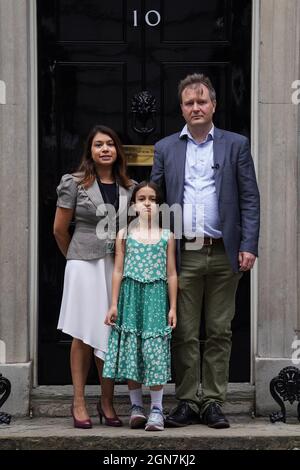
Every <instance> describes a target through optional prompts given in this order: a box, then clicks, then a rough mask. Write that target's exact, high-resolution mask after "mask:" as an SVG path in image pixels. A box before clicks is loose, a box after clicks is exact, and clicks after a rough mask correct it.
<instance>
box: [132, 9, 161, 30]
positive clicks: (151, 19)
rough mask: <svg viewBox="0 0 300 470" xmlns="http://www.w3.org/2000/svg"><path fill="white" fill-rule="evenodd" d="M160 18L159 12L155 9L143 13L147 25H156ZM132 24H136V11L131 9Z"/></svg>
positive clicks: (135, 25)
mask: <svg viewBox="0 0 300 470" xmlns="http://www.w3.org/2000/svg"><path fill="white" fill-rule="evenodd" d="M160 20H161V17H160V13H159V12H158V11H157V10H149V11H147V13H146V15H145V22H146V23H147V25H148V26H157V25H159V23H160ZM133 26H134V27H135V28H136V27H137V26H138V11H137V10H133Z"/></svg>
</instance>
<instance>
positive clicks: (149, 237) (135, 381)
mask: <svg viewBox="0 0 300 470" xmlns="http://www.w3.org/2000/svg"><path fill="white" fill-rule="evenodd" d="M161 203H162V197H161V194H160V191H159V188H158V186H157V185H156V184H155V183H148V182H146V181H144V182H142V183H140V184H138V185H137V186H136V187H135V188H134V190H133V193H132V198H131V204H132V205H133V208H134V209H135V211H136V213H137V215H138V217H137V218H136V219H135V220H134V221H133V222H131V224H130V225H129V228H128V233H127V234H126V231H125V230H124V229H123V230H121V231H120V232H119V233H118V236H117V240H116V254H115V267H114V272H113V285H112V304H111V307H110V309H109V311H108V313H107V316H106V319H105V323H106V324H107V325H113V326H114V329H113V330H112V333H111V336H110V339H109V346H108V352H107V355H106V361H105V365H104V371H103V375H104V376H105V377H110V378H115V379H116V380H118V381H124V380H128V388H129V394H130V400H131V405H132V408H131V417H130V421H129V424H130V427H131V428H139V427H144V426H145V423H146V427H145V429H146V430H147V431H162V430H163V429H164V417H163V412H162V397H163V384H164V383H166V382H167V381H168V380H169V379H170V337H171V331H172V329H173V328H175V326H176V297H177V273H176V266H175V240H174V237H173V234H171V232H170V231H169V230H166V229H162V228H160V226H159V225H160V224H159V211H158V207H159V205H160V204H161ZM126 235H127V241H126V243H125V240H124V238H125V237H126ZM125 245H126V248H125ZM124 248H125V249H124ZM166 281H167V282H166ZM167 291H168V292H167ZM168 293H169V299H170V301H169V304H170V305H168ZM142 384H144V385H147V386H150V395H151V412H150V415H149V418H148V421H147V419H146V417H145V414H144V408H143V403H142Z"/></svg>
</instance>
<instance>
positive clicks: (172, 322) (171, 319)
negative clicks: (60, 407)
mask: <svg viewBox="0 0 300 470" xmlns="http://www.w3.org/2000/svg"><path fill="white" fill-rule="evenodd" d="M168 324H169V326H170V327H171V328H172V330H174V328H176V324H177V315H176V310H175V309H174V308H170V310H169V315H168Z"/></svg>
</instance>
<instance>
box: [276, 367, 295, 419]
mask: <svg viewBox="0 0 300 470" xmlns="http://www.w3.org/2000/svg"><path fill="white" fill-rule="evenodd" d="M270 393H271V395H272V397H273V398H274V400H275V401H276V403H278V405H279V406H280V411H275V412H274V413H272V414H271V415H270V420H271V422H272V423H276V422H277V421H282V422H283V423H285V422H286V409H285V405H284V401H289V402H290V404H291V405H292V404H293V403H294V401H298V407H297V414H298V420H299V421H300V370H299V369H297V367H285V368H284V369H281V371H280V372H279V374H278V375H277V376H276V377H274V379H272V380H271V382H270ZM280 397H281V398H280Z"/></svg>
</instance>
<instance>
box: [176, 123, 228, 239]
mask: <svg viewBox="0 0 300 470" xmlns="http://www.w3.org/2000/svg"><path fill="white" fill-rule="evenodd" d="M183 137H187V149H186V162H185V179H184V193H183V231H184V234H185V235H186V236H188V237H194V236H203V235H204V236H205V237H212V238H221V237H222V232H221V224H220V216H219V209H218V199H217V194H216V187H215V178H214V172H215V170H214V169H213V168H212V167H213V166H214V158H213V157H214V151H213V140H214V126H212V128H211V130H210V131H209V133H208V135H207V137H206V139H205V140H204V141H203V142H201V143H200V144H199V143H197V142H196V141H195V140H194V139H193V137H192V135H191V133H190V132H189V130H188V127H187V125H185V126H184V128H183V129H182V131H181V134H180V138H183Z"/></svg>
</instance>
